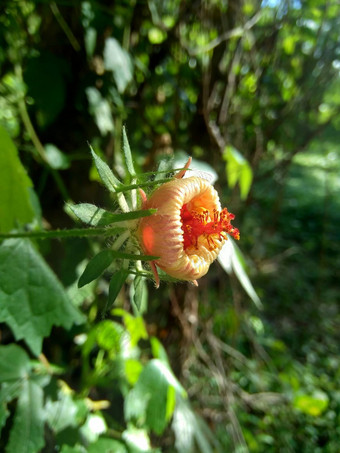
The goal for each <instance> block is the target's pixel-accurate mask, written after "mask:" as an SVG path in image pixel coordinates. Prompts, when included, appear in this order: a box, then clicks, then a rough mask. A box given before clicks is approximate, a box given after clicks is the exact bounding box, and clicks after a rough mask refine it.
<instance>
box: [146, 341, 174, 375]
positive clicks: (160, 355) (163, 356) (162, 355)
mask: <svg viewBox="0 0 340 453" xmlns="http://www.w3.org/2000/svg"><path fill="white" fill-rule="evenodd" d="M150 343H151V350H152V355H153V356H154V357H155V358H156V359H159V360H161V361H162V362H163V363H164V364H165V365H167V366H168V367H169V368H170V363H169V359H168V355H167V353H166V351H165V349H164V347H163V345H162V343H161V342H160V341H159V340H158V338H156V337H151V338H150Z"/></svg>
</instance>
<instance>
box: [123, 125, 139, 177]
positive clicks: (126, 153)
mask: <svg viewBox="0 0 340 453" xmlns="http://www.w3.org/2000/svg"><path fill="white" fill-rule="evenodd" d="M123 153H124V158H125V163H126V168H127V170H128V172H129V174H130V176H135V175H136V172H135V168H134V166H133V160H132V155H131V149H130V145H129V140H128V138H127V135H126V130H125V126H123Z"/></svg>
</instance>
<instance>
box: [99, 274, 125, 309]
mask: <svg viewBox="0 0 340 453" xmlns="http://www.w3.org/2000/svg"><path fill="white" fill-rule="evenodd" d="M128 275H129V271H128V269H120V270H119V271H116V272H114V273H113V275H112V277H111V280H110V285H109V297H108V301H107V305H106V308H105V312H107V311H109V310H111V307H112V305H113V304H114V301H115V300H116V298H117V296H118V294H119V292H120V290H121V289H122V287H123V285H124V283H125V280H126V278H127V276H128Z"/></svg>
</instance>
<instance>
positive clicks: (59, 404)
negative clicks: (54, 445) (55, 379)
mask: <svg viewBox="0 0 340 453" xmlns="http://www.w3.org/2000/svg"><path fill="white" fill-rule="evenodd" d="M88 412H89V408H88V406H87V404H86V402H85V400H83V399H80V398H78V399H73V398H72V391H71V390H70V388H69V387H68V386H67V385H66V384H65V383H64V382H63V381H59V389H58V392H57V399H56V401H53V400H52V399H51V398H50V397H47V401H46V404H45V417H46V421H47V423H48V424H49V426H50V428H51V429H52V430H53V431H54V432H55V433H59V432H61V431H62V430H64V429H65V428H67V427H75V426H79V425H81V424H82V423H83V422H84V420H85V418H86V416H87V414H88Z"/></svg>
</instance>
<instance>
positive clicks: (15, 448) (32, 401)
mask: <svg viewBox="0 0 340 453" xmlns="http://www.w3.org/2000/svg"><path fill="white" fill-rule="evenodd" d="M44 445H45V441H44V409H43V390H42V388H41V387H40V386H39V385H38V384H36V383H35V382H34V381H32V380H24V381H23V384H22V391H21V394H20V396H19V399H18V403H17V408H16V411H15V416H14V421H13V426H12V430H11V433H10V436H9V442H8V444H7V446H6V453H37V452H39V451H41V448H42V447H43V446H44Z"/></svg>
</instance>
